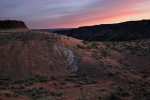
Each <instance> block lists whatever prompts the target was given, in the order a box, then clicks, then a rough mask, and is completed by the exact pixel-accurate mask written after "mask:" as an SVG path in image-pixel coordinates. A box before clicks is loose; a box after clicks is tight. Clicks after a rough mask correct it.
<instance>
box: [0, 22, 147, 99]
mask: <svg viewBox="0 0 150 100" xmlns="http://www.w3.org/2000/svg"><path fill="white" fill-rule="evenodd" d="M148 22H149V21H148ZM148 22H147V23H148ZM10 23H13V21H12V22H10ZM10 23H9V24H7V25H6V26H7V27H8V28H9V29H8V28H7V27H6V28H3V29H1V30H0V51H1V53H0V100H149V99H150V70H149V69H150V38H149V37H148V36H149V35H147V38H142V37H141V38H140V39H133V40H126V41H117V40H116V41H111V40H109V41H90V40H79V39H75V38H73V37H70V36H69V37H68V36H65V35H61V34H57V33H50V32H43V31H40V30H38V31H37V30H32V29H28V28H27V27H26V25H21V24H16V25H12V24H10ZM131 23H132V22H131ZM144 23H145V22H144ZM14 24H15V23H14ZM19 25H20V26H19ZM136 25H137V24H136ZM9 26H10V27H9ZM13 26H14V27H13ZM89 29H90V28H89ZM87 30H88V29H87ZM134 30H135V29H134ZM138 30H139V29H138ZM138 30H137V31H138ZM145 30H149V29H145ZM62 31H63V30H62ZM135 31H136V30H135ZM87 32H89V31H87ZM138 32H139V31H138ZM77 34H78V33H77ZM139 34H140V33H139ZM146 34H148V33H146ZM122 35H123V34H122ZM142 35H144V34H142ZM116 39H118V37H117V38H116ZM114 40H115V38H114Z"/></svg>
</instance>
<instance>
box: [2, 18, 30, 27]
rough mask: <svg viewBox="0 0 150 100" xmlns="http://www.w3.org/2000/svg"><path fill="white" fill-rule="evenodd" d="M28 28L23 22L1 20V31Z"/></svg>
mask: <svg viewBox="0 0 150 100" xmlns="http://www.w3.org/2000/svg"><path fill="white" fill-rule="evenodd" d="M14 28H27V26H26V24H25V23H24V22H23V21H17V20H0V29H14Z"/></svg>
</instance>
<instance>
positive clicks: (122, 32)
mask: <svg viewBox="0 0 150 100" xmlns="http://www.w3.org/2000/svg"><path fill="white" fill-rule="evenodd" d="M54 33H58V34H63V35H67V36H71V37H74V38H77V39H82V40H86V41H129V40H136V39H144V38H150V20H141V21H129V22H123V23H118V24H102V25H95V26H85V27H79V28H76V29H72V30H67V31H66V30H65V31H64V30H62V31H60V30H59V31H54Z"/></svg>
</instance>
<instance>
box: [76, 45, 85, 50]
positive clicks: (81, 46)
mask: <svg viewBox="0 0 150 100" xmlns="http://www.w3.org/2000/svg"><path fill="white" fill-rule="evenodd" d="M77 47H78V48H80V49H85V46H84V45H80V44H78V45H77Z"/></svg>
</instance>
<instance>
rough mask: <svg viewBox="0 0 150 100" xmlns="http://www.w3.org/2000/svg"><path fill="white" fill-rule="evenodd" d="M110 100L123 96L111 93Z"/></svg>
mask: <svg viewBox="0 0 150 100" xmlns="http://www.w3.org/2000/svg"><path fill="white" fill-rule="evenodd" d="M109 98H110V100H122V99H121V97H120V96H119V95H117V94H115V93H111V94H110V97H109Z"/></svg>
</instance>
